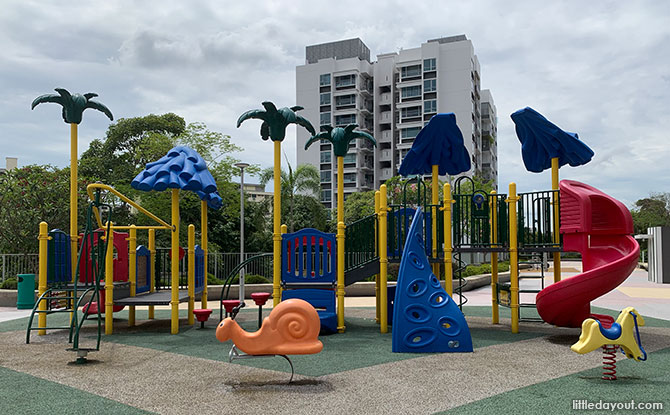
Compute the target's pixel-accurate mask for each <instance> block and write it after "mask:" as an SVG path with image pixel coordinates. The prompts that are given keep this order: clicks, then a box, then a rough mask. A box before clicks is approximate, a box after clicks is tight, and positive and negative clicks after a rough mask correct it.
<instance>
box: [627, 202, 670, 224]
mask: <svg viewBox="0 0 670 415" xmlns="http://www.w3.org/2000/svg"><path fill="white" fill-rule="evenodd" d="M630 213H631V215H632V216H633V226H634V228H635V233H638V234H640V233H647V228H651V227H654V226H670V193H659V194H652V195H651V196H649V197H647V198H644V199H640V200H638V201H637V202H635V207H634V208H633V209H631V212H630Z"/></svg>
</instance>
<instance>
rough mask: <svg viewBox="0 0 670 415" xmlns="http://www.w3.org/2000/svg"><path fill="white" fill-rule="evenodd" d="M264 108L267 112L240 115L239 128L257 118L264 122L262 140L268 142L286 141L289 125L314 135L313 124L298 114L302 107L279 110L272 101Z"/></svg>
mask: <svg viewBox="0 0 670 415" xmlns="http://www.w3.org/2000/svg"><path fill="white" fill-rule="evenodd" d="M263 107H264V108H265V110H260V109H259V110H250V111H247V112H245V113H244V114H242V115H240V118H238V119H237V128H240V125H242V123H243V122H244V121H246V120H248V119H250V118H256V119H259V120H263V124H261V138H262V139H263V140H267V139H268V138H269V139H271V140H272V141H284V138H285V137H286V127H288V125H289V124H298V125H300V126H302V127H304V128H306V129H307V131H309V132H310V134H312V135H314V134H315V133H316V132H315V131H314V127H313V126H312V124H311V123H310V122H309V121H307V120H306V119H305V118H303V117H301V116H300V115H298V114H296V113H295V112H296V111H299V110H301V109H303V108H302V107H301V106H297V105H296V106H295V107H291V108H288V107H283V108H279V109H277V107H276V106H275V104H273V103H272V102H270V101H265V102H263Z"/></svg>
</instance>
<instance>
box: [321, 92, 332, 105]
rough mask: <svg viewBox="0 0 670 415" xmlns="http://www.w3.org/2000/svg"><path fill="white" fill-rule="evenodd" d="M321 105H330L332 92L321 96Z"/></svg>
mask: <svg viewBox="0 0 670 415" xmlns="http://www.w3.org/2000/svg"><path fill="white" fill-rule="evenodd" d="M320 104H321V105H330V92H327V93H325V94H321V99H320Z"/></svg>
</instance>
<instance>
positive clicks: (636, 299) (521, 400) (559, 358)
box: [0, 262, 670, 415]
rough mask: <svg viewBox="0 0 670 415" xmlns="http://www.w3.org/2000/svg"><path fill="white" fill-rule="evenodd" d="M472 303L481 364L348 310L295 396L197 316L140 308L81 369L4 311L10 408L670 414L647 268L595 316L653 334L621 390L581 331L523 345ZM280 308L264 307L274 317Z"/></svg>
mask: <svg viewBox="0 0 670 415" xmlns="http://www.w3.org/2000/svg"><path fill="white" fill-rule="evenodd" d="M562 269H563V276H564V277H565V278H567V277H570V276H572V275H575V274H576V273H577V272H579V264H578V263H570V262H564V263H563V264H562ZM466 294H467V295H468V300H469V301H468V304H467V305H466V306H465V307H464V312H465V315H466V319H467V321H468V325H469V326H470V329H471V332H472V337H473V343H474V353H466V354H402V353H391V335H390V333H389V334H387V335H381V334H379V330H378V326H377V324H376V323H375V321H374V317H375V311H374V308H373V305H374V301H375V300H374V297H348V298H346V306H347V313H346V325H347V331H346V332H345V333H343V334H336V335H330V336H322V337H320V339H321V340H322V341H323V343H324V349H323V351H322V352H321V353H319V354H316V355H307V356H295V357H293V358H292V359H293V363H294V365H295V369H296V377H295V379H294V382H293V383H292V384H287V383H286V382H287V381H288V378H289V368H288V365H287V363H286V362H285V361H284V360H283V359H279V358H275V359H272V358H268V359H254V360H247V361H244V360H242V361H239V360H238V361H235V362H234V363H228V362H227V357H228V351H229V349H230V347H229V346H230V345H229V344H221V343H219V342H218V341H217V340H216V339H215V338H214V328H215V326H216V324H217V323H218V321H216V320H215V319H210V320H209V321H208V322H207V323H206V326H205V329H199V328H197V327H198V326H199V325H198V324H196V325H194V326H193V327H192V328H191V327H190V326H188V325H187V324H186V312H185V311H182V313H181V317H182V319H181V327H180V333H179V334H177V335H170V334H169V333H170V320H169V313H170V311H169V308H168V307H156V320H146V312H144V311H142V310H143V308H142V307H138V312H137V322H136V323H137V326H136V327H132V328H129V327H127V324H124V323H125V321H124V320H126V319H127V313H126V312H120V313H116V314H115V315H114V320H115V334H113V335H109V336H103V338H102V340H103V343H102V345H101V350H100V351H99V352H96V353H93V354H91V355H89V358H90V360H91V363H90V364H88V365H85V366H82V365H74V364H70V363H69V362H72V361H73V360H74V357H75V356H74V354H73V353H71V352H67V351H66V350H65V348H66V346H65V345H66V343H67V342H66V340H65V339H66V337H67V333H66V332H65V331H61V332H58V331H54V332H49V333H48V334H47V335H46V336H33V340H32V341H31V344H29V345H26V344H25V343H24V337H25V325H26V318H25V317H21V318H18V319H17V318H16V317H18V316H20V312H17V310H11V309H0V321H1V322H0V408H2V412H3V413H16V414H21V413H38V412H39V413H43V412H44V411H47V412H50V413H64V412H68V413H91V412H93V411H95V412H96V413H114V414H144V413H166V414H183V413H198V414H208V413H250V414H251V413H279V414H321V413H351V414H378V413H379V414H382V413H383V414H433V413H447V414H483V413H487V414H488V413H491V414H502V413H519V414H538V413H543V414H547V415H549V414H564V413H573V412H577V413H578V412H582V411H575V410H574V406H573V402H574V401H579V402H581V401H584V400H585V401H586V402H592V403H594V404H595V403H598V402H600V401H602V402H615V403H630V402H631V400H634V401H635V402H636V403H654V402H658V403H662V404H663V409H662V410H656V411H651V410H650V411H642V410H622V411H602V413H605V412H607V413H615V414H616V413H627V414H633V413H647V412H649V413H670V398H669V397H668V394H667V390H668V385H670V287H668V286H663V285H658V284H652V283H649V282H647V273H646V271H644V270H641V269H636V270H635V271H634V272H633V274H632V276H631V277H630V278H629V279H628V280H626V282H625V283H624V284H623V285H622V286H620V287H618V288H617V289H616V290H615V291H613V292H611V293H609V294H607V295H605V296H603V297H602V298H600V299H598V300H597V301H596V302H594V309H595V311H597V312H602V313H606V314H610V315H614V316H616V315H617V314H618V313H619V311H620V310H621V309H622V308H624V307H625V306H630V305H632V306H634V307H636V308H637V309H638V311H640V313H641V314H642V315H643V316H644V317H645V320H646V323H647V324H646V326H644V327H642V328H641V335H642V343H643V345H644V347H645V349H646V350H647V352H648V353H649V358H648V361H647V362H642V363H636V362H631V361H628V360H627V359H625V358H623V356H621V357H620V358H619V360H618V362H617V375H618V376H619V379H618V380H617V381H603V380H601V379H600V376H601V354H600V353H598V352H593V353H590V354H587V355H578V354H576V353H573V352H572V351H571V350H570V348H569V346H570V345H571V344H573V343H574V342H576V341H577V338H578V336H579V331H580V330H579V329H570V328H556V327H553V326H550V325H548V324H544V323H533V322H522V323H521V324H520V333H519V334H512V333H510V331H509V325H510V318H509V317H510V316H509V310H508V309H505V308H501V324H500V325H497V326H493V325H491V324H490V311H491V310H490V304H491V292H490V287H482V288H479V289H476V290H473V291H470V292H468V293H466ZM183 306H184V305H182V307H183ZM270 309H271V307H268V310H266V309H265V307H264V309H263V311H264V314H266V313H267V312H269V311H270ZM62 317H63V318H66V316H62ZM257 317H258V316H257V308H256V307H255V306H253V303H250V304H248V306H247V307H246V308H245V309H243V310H242V311H241V313H240V314H239V316H238V319H237V320H238V321H239V322H240V324H241V325H242V326H243V327H244V328H245V329H247V330H250V331H252V330H254V329H255V326H256V324H257ZM3 320H6V321H3ZM82 336H83V338H84V340H82V341H83V342H85V341H87V340H89V341H94V339H95V336H94V329H93V327H90V328H87V329H85V331H83V332H82ZM23 391H30V393H23ZM74 409H76V410H74ZM596 413H600V412H597V411H596Z"/></svg>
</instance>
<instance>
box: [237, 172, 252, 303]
mask: <svg viewBox="0 0 670 415" xmlns="http://www.w3.org/2000/svg"><path fill="white" fill-rule="evenodd" d="M235 167H237V168H239V169H240V264H241V263H242V262H244V169H245V168H247V167H249V163H235ZM239 291H240V303H241V302H243V301H244V267H242V268H241V269H240V284H239Z"/></svg>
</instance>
